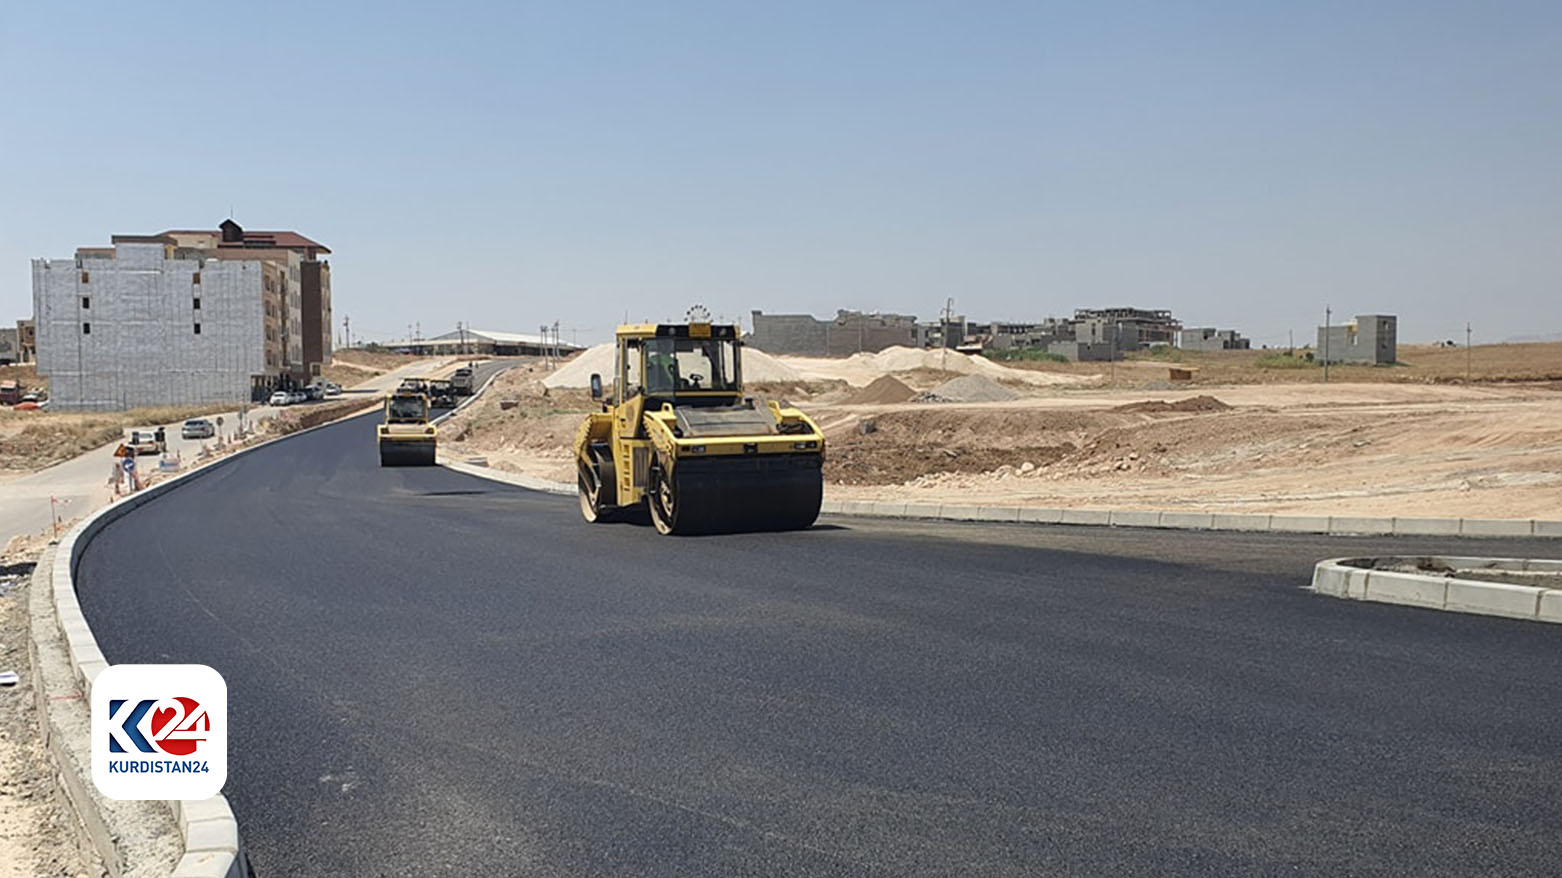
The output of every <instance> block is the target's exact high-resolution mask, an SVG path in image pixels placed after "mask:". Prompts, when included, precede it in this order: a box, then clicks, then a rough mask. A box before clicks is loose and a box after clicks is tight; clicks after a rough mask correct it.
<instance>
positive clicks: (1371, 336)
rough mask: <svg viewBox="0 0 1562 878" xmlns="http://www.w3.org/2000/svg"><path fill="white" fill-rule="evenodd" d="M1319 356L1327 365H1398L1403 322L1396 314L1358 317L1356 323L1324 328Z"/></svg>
mask: <svg viewBox="0 0 1562 878" xmlns="http://www.w3.org/2000/svg"><path fill="white" fill-rule="evenodd" d="M1315 356H1317V357H1318V361H1319V362H1323V363H1365V364H1368V365H1374V366H1386V365H1391V364H1393V363H1397V362H1399V320H1398V318H1396V317H1395V316H1394V315H1392V314H1358V315H1356V320H1355V322H1354V323H1344V324H1340V325H1338V326H1320V327H1318V350H1317V352H1316V354H1315Z"/></svg>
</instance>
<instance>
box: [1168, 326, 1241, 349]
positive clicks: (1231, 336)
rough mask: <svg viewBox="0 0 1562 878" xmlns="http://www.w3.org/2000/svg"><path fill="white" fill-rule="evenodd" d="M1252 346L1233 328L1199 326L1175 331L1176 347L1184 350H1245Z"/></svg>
mask: <svg viewBox="0 0 1562 878" xmlns="http://www.w3.org/2000/svg"><path fill="white" fill-rule="evenodd" d="M1252 346H1253V343H1252V342H1251V341H1249V340H1248V339H1245V338H1243V337H1242V334H1241V333H1239V332H1237V331H1236V330H1235V329H1216V328H1215V327H1213V326H1199V327H1193V328H1189V329H1182V330H1179V331H1178V332H1177V347H1179V348H1182V349H1183V350H1185V351H1245V350H1248V349H1250V348H1251V347H1252Z"/></svg>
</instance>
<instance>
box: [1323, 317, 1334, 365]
mask: <svg viewBox="0 0 1562 878" xmlns="http://www.w3.org/2000/svg"><path fill="white" fill-rule="evenodd" d="M1333 313H1334V312H1333V311H1332V310H1330V308H1329V306H1328V305H1324V306H1323V383H1324V384H1328V383H1329V318H1330V316H1331V315H1332V314H1333Z"/></svg>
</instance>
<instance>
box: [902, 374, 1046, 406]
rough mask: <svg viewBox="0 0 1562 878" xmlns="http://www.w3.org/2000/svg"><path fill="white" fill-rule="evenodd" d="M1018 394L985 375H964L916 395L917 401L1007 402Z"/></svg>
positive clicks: (1017, 397)
mask: <svg viewBox="0 0 1562 878" xmlns="http://www.w3.org/2000/svg"><path fill="white" fill-rule="evenodd" d="M1019 398H1020V395H1019V394H1018V393H1015V392H1014V391H1012V390H1010V389H1009V388H1007V387H1004V386H1003V385H1002V384H999V383H998V382H996V381H993V380H992V379H991V378H988V377H986V376H985V375H964V376H961V377H959V378H955V379H953V380H951V381H945V382H944V383H943V384H940V385H938V386H937V387H935V388H933V389H932V390H929V391H928V392H927V393H924V394H922V395H921V396H919V397H917V401H918V402H1008V401H1010V400H1014V399H1019Z"/></svg>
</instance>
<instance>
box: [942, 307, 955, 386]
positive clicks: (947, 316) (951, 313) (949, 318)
mask: <svg viewBox="0 0 1562 878" xmlns="http://www.w3.org/2000/svg"><path fill="white" fill-rule="evenodd" d="M954 319H955V299H954V296H950V297H949V299H948V300H947V301H945V302H944V327H943V329H942V331H940V332H939V333H938V336H939V338H940V339H941V340H942V342H943V345H944V352H943V353H942V354H939V361H938V368H939V369H940V370H942V371H945V372H947V371H949V327H950V325H951V324H952V323H953V322H954Z"/></svg>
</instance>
